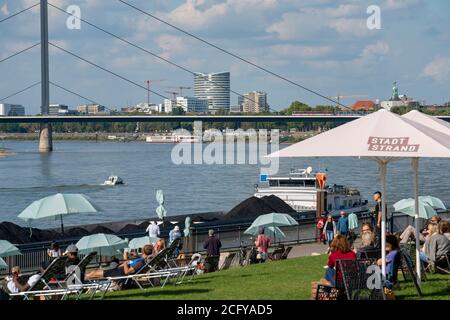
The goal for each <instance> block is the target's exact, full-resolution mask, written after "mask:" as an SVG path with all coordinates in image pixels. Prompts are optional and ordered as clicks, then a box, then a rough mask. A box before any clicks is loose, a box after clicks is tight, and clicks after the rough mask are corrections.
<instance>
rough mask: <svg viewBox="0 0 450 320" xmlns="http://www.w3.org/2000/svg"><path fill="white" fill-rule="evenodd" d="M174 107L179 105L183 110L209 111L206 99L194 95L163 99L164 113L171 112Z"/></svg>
mask: <svg viewBox="0 0 450 320" xmlns="http://www.w3.org/2000/svg"><path fill="white" fill-rule="evenodd" d="M176 107H181V108H182V109H183V110H184V111H185V112H196V113H205V112H208V111H209V108H208V101H207V100H202V99H197V98H194V97H177V99H176V100H169V99H165V100H164V110H165V112H166V113H170V112H172V110H173V109H174V108H176Z"/></svg>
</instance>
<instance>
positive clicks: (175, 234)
mask: <svg viewBox="0 0 450 320" xmlns="http://www.w3.org/2000/svg"><path fill="white" fill-rule="evenodd" d="M176 239H181V232H180V227H179V226H175V227H174V228H173V229H172V230H171V231H170V232H169V245H171V244H172V242H174V241H175V240H176Z"/></svg>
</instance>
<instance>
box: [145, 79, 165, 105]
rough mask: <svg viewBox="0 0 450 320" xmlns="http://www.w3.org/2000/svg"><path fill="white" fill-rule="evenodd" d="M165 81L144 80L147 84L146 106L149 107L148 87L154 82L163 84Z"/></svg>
mask: <svg viewBox="0 0 450 320" xmlns="http://www.w3.org/2000/svg"><path fill="white" fill-rule="evenodd" d="M163 81H165V80H145V83H146V84H147V105H148V106H150V85H151V84H152V83H155V82H163Z"/></svg>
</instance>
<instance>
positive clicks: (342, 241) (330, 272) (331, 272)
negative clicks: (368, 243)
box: [325, 235, 356, 286]
mask: <svg viewBox="0 0 450 320" xmlns="http://www.w3.org/2000/svg"><path fill="white" fill-rule="evenodd" d="M337 260H356V254H355V253H354V252H353V251H352V250H351V249H350V243H349V242H348V240H347V237H345V236H343V235H337V236H336V237H335V238H334V239H333V242H332V243H331V254H330V256H329V257H328V263H327V265H328V268H327V271H326V272H325V280H326V281H327V282H329V284H330V285H332V286H335V285H336V279H342V273H341V272H340V271H339V272H338V273H337V274H336V261H337Z"/></svg>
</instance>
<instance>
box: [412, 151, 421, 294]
mask: <svg viewBox="0 0 450 320" xmlns="http://www.w3.org/2000/svg"><path fill="white" fill-rule="evenodd" d="M411 166H412V169H413V171H414V210H415V216H414V227H415V229H416V234H415V235H414V236H415V238H416V272H417V283H418V284H419V285H420V283H421V280H422V275H421V271H422V270H421V265H422V263H421V262H420V232H419V158H412V159H411Z"/></svg>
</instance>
